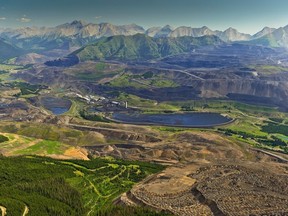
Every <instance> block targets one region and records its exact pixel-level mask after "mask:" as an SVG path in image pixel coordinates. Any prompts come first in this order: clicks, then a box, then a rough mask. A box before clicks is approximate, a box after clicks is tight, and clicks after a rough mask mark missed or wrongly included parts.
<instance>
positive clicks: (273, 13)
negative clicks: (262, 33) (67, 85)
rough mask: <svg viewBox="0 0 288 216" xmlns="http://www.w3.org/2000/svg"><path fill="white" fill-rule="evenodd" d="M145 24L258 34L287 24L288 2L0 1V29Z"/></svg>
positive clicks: (259, 0) (253, 0)
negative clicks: (78, 22) (75, 22)
mask: <svg viewBox="0 0 288 216" xmlns="http://www.w3.org/2000/svg"><path fill="white" fill-rule="evenodd" d="M75 19H77V20H79V19H82V20H86V21H88V22H93V23H101V22H110V23H113V24H129V23H136V24H138V25H142V26H144V27H145V28H147V27H151V26H164V25H166V24H170V25H172V26H174V27H177V26H191V27H202V26H204V25H205V26H208V27H209V28H211V29H213V30H216V29H217V30H224V29H227V28H228V27H234V28H236V29H238V30H239V31H241V32H246V33H256V32H257V31H259V30H261V29H262V28H263V27H265V26H269V27H281V26H286V25H288V1H287V0H57V1H54V0H0V28H1V27H21V26H55V25H58V24H62V23H66V22H71V21H73V20H75Z"/></svg>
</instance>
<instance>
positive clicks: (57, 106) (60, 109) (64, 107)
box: [40, 97, 72, 115]
mask: <svg viewBox="0 0 288 216" xmlns="http://www.w3.org/2000/svg"><path fill="white" fill-rule="evenodd" d="M40 101H41V104H42V106H43V107H44V108H45V109H47V110H49V111H51V112H52V113H53V114H54V115H61V114H63V113H65V112H67V111H68V110H69V109H70V107H71V105H72V102H71V101H70V100H68V99H65V98H56V97H43V98H41V99H40Z"/></svg>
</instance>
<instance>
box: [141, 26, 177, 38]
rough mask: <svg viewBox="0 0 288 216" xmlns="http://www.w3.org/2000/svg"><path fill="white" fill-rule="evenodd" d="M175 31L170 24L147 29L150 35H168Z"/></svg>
mask: <svg viewBox="0 0 288 216" xmlns="http://www.w3.org/2000/svg"><path fill="white" fill-rule="evenodd" d="M172 31H173V28H172V27H171V26H170V25H166V26H164V27H163V28H162V27H152V28H149V29H147V30H146V32H145V34H147V35H148V36H150V37H156V38H158V37H168V36H169V35H170V33H171V32H172Z"/></svg>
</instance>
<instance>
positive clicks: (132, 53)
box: [72, 34, 224, 61]
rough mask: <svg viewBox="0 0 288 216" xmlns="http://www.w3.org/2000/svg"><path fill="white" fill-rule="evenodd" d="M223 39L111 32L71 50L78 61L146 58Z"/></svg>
mask: <svg viewBox="0 0 288 216" xmlns="http://www.w3.org/2000/svg"><path fill="white" fill-rule="evenodd" d="M223 43H224V42H223V41H222V40H220V39H219V38H218V37H217V36H214V35H206V36H202V37H191V36H183V37H177V38H169V37H164V38H153V37H149V36H147V35H145V34H136V35H132V36H123V35H119V36H112V37H108V38H102V39H100V40H99V41H97V42H96V43H93V44H90V45H87V46H84V47H83V48H81V49H79V50H77V51H75V52H74V53H72V55H77V56H78V58H79V60H80V61H87V60H104V59H107V60H109V59H113V60H150V59H157V58H163V57H167V56H170V55H177V54H182V53H186V52H193V50H194V49H196V48H198V47H203V46H209V45H212V46H217V45H221V44H223Z"/></svg>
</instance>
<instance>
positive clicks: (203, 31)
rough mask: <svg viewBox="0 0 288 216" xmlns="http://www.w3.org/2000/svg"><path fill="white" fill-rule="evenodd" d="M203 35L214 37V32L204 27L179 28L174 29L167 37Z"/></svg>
mask: <svg viewBox="0 0 288 216" xmlns="http://www.w3.org/2000/svg"><path fill="white" fill-rule="evenodd" d="M204 35H215V32H214V31H212V30H211V29H209V28H208V27H206V26H203V27H202V28H191V27H186V26H181V27H178V28H176V29H175V30H174V31H173V32H171V33H170V34H169V37H183V36H192V37H201V36H204Z"/></svg>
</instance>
